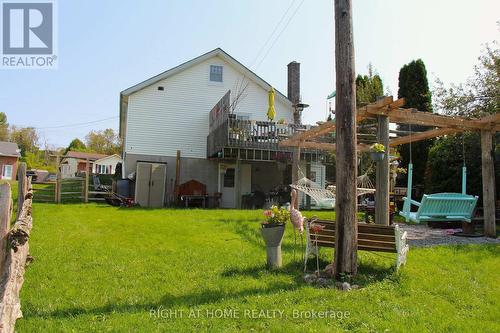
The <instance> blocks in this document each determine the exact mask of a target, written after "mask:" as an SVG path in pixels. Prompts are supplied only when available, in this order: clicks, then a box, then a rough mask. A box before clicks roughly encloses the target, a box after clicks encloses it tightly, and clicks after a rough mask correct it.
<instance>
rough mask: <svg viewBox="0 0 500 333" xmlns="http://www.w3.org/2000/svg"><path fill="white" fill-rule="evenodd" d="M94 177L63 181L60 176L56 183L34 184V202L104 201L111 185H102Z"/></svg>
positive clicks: (84, 176)
mask: <svg viewBox="0 0 500 333" xmlns="http://www.w3.org/2000/svg"><path fill="white" fill-rule="evenodd" d="M93 178H94V175H89V176H88V177H87V176H86V175H85V173H84V174H83V176H82V177H73V178H65V179H61V178H60V177H59V176H58V177H57V179H56V181H54V182H43V183H33V193H34V194H35V197H34V202H42V203H43V202H45V203H78V202H83V203H88V202H102V201H104V200H105V199H104V198H105V197H106V195H107V190H111V185H109V184H107V185H103V184H100V181H94V180H93Z"/></svg>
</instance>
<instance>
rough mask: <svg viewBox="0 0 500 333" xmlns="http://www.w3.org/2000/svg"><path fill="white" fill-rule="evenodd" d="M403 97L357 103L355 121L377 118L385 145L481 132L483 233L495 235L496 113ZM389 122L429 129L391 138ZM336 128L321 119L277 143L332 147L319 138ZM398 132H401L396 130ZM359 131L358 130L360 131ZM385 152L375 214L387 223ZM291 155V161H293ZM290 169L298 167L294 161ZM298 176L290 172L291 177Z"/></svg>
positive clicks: (499, 120)
mask: <svg viewBox="0 0 500 333" xmlns="http://www.w3.org/2000/svg"><path fill="white" fill-rule="evenodd" d="M404 104H405V101H404V99H403V98H401V99H398V100H394V99H393V97H392V96H389V97H384V98H382V99H380V100H378V101H377V102H375V103H371V104H369V105H366V106H363V107H360V108H358V109H357V112H356V123H357V124H358V125H359V123H360V122H361V121H363V120H365V119H376V120H377V125H376V127H377V133H376V140H377V142H379V143H382V144H383V145H384V146H386V147H397V146H399V145H403V144H407V143H410V142H417V141H422V140H426V139H431V138H435V137H439V136H444V135H450V134H455V133H458V132H463V131H480V132H481V158H482V181H483V207H484V228H485V234H486V235H487V236H489V237H495V236H496V227H495V195H496V193H495V182H494V179H495V171H494V161H493V140H492V137H493V135H494V133H495V132H497V131H500V113H496V114H493V115H490V116H487V117H484V118H480V119H466V118H463V117H456V116H445V115H440V114H436V113H430V112H422V111H418V110H416V109H408V108H403V106H404ZM389 123H398V124H409V125H422V126H427V127H429V128H431V129H429V130H427V131H424V132H419V133H407V135H405V136H398V137H394V138H391V137H390V136H389V133H390V131H389ZM335 131H336V123H335V121H328V122H325V123H323V124H321V125H319V126H317V127H314V128H312V129H310V130H308V131H304V132H301V133H297V134H295V135H294V136H293V137H291V138H290V139H288V140H285V141H282V142H281V143H280V145H281V146H284V147H295V148H296V150H295V153H296V154H295V155H300V149H301V148H309V149H319V150H326V151H335V150H336V145H335V143H330V142H324V141H325V140H323V141H321V138H322V137H323V138H324V136H325V135H328V134H330V133H332V132H335ZM398 134H401V133H398ZM361 135H362V134H361ZM360 141H362V140H361V137H360V133H358V134H357V142H358V143H357V150H358V152H365V151H368V150H369V147H370V146H369V144H366V143H361V142H360ZM388 155H389V154H386V157H385V158H384V160H383V161H381V162H377V172H376V175H377V182H376V216H375V222H376V223H378V224H385V225H388V224H389V177H390V176H389V158H388ZM297 161H298V160H297V159H296V158H294V164H295V163H297ZM293 170H294V173H295V172H297V171H296V170H298V167H297V166H296V165H294V167H293ZM297 178H298V176H297V175H296V174H294V175H293V179H294V181H295V180H296V179H297Z"/></svg>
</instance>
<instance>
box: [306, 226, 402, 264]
mask: <svg viewBox="0 0 500 333" xmlns="http://www.w3.org/2000/svg"><path fill="white" fill-rule="evenodd" d="M312 224H315V225H321V226H323V229H322V230H320V231H318V232H317V233H314V232H313V231H312V230H311V225H312ZM306 240H307V244H306V255H305V260H304V271H305V270H306V267H307V259H308V256H309V255H310V254H312V253H313V251H314V249H315V248H316V243H317V244H318V247H330V248H335V221H331V220H320V219H318V218H315V217H313V218H312V219H310V220H308V221H307V222H306ZM358 250H362V251H374V252H390V253H396V254H397V258H396V270H398V269H399V267H400V266H401V265H404V264H405V263H406V254H407V253H408V250H409V246H408V244H406V231H402V230H401V229H400V228H399V226H398V225H391V226H385V225H378V224H366V223H358Z"/></svg>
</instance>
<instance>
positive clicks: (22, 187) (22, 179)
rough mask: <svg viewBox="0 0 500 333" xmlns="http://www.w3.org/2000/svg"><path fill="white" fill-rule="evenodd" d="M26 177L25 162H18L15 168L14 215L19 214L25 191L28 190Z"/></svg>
mask: <svg viewBox="0 0 500 333" xmlns="http://www.w3.org/2000/svg"><path fill="white" fill-rule="evenodd" d="M27 181H28V180H27V179H26V163H24V162H22V163H19V168H18V170H17V184H18V186H17V212H16V214H17V215H16V216H19V213H20V212H21V208H22V207H23V202H24V197H25V196H26V192H28V186H27Z"/></svg>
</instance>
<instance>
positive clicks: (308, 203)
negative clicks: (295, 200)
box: [306, 162, 311, 210]
mask: <svg viewBox="0 0 500 333" xmlns="http://www.w3.org/2000/svg"><path fill="white" fill-rule="evenodd" d="M306 178H307V179H311V163H310V162H308V163H307V164H306ZM306 209H307V210H310V209H311V197H310V196H308V195H306Z"/></svg>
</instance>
